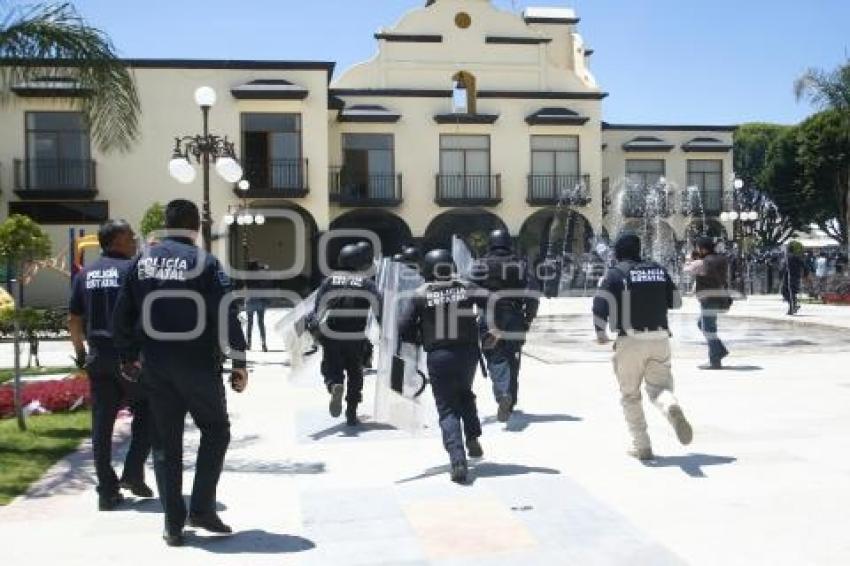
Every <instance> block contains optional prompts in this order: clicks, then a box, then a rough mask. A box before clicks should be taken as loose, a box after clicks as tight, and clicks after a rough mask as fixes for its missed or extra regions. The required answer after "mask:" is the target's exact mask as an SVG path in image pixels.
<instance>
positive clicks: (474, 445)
mask: <svg viewBox="0 0 850 566" xmlns="http://www.w3.org/2000/svg"><path fill="white" fill-rule="evenodd" d="M466 452H467V454H469V457H470V458H483V457H484V449H483V448H481V443H480V442H478V439H477V438H468V439H467V440H466Z"/></svg>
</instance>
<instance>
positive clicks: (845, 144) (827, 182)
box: [797, 109, 850, 244]
mask: <svg viewBox="0 0 850 566" xmlns="http://www.w3.org/2000/svg"><path fill="white" fill-rule="evenodd" d="M798 141H799V147H798V151H797V163H798V166H799V169H800V175H801V189H802V196H803V199H804V200H806V201H808V202H810V203H812V204H813V205H814V209H815V210H816V211H817V216H816V217H815V221H816V222H817V223H818V225H819V226H820V228H821V229H822V230H823V231H824V232H826V233H827V234H829V236H830V237H832V238H834V239H836V240H838V241H839V242H842V243H844V244H847V243H848V237H847V226H848V221H850V220H848V213H850V207H849V206H848V198H850V112H848V111H845V110H839V109H835V110H826V111H824V112H820V113H818V114H815V115H813V116H811V117H809V118H808V119H807V120H806V121H804V122H803V123H802V124H800V127H799V134H798Z"/></svg>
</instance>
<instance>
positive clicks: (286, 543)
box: [186, 529, 316, 554]
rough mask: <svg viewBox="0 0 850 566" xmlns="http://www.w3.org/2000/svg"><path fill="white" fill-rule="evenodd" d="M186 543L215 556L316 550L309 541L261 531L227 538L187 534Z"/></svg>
mask: <svg viewBox="0 0 850 566" xmlns="http://www.w3.org/2000/svg"><path fill="white" fill-rule="evenodd" d="M186 542H187V544H188V545H189V546H193V547H196V548H200V549H202V550H206V551H207V552H212V553H215V554H291V553H295V552H304V551H306V550H311V549H313V548H316V544H315V543H314V542H313V541H311V540H310V539H306V538H304V537H300V536H298V535H284V534H279V533H270V532H268V531H264V530H262V529H254V530H250V531H242V532H239V533H235V534H234V535H232V536H227V537H199V536H195V535H194V534H193V533H192V532H189V533H188V536H187V537H186Z"/></svg>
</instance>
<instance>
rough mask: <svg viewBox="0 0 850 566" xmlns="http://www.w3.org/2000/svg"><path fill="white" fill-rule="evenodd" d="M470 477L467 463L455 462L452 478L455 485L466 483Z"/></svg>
mask: <svg viewBox="0 0 850 566" xmlns="http://www.w3.org/2000/svg"><path fill="white" fill-rule="evenodd" d="M468 475H469V468H468V467H467V465H466V462H463V461H461V462H455V463H453V464H452V471H451V478H452V481H453V482H455V483H460V484H463V483H466V479H467V476H468Z"/></svg>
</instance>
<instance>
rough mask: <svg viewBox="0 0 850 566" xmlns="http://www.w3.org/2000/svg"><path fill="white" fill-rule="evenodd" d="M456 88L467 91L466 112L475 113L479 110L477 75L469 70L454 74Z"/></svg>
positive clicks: (453, 81) (453, 79)
mask: <svg viewBox="0 0 850 566" xmlns="http://www.w3.org/2000/svg"><path fill="white" fill-rule="evenodd" d="M452 83H453V85H454V87H455V89H462V90H464V91H466V113H467V114H475V113H476V111H477V110H478V89H477V81H476V79H475V75H473V74H472V73H470V72H469V71H458V72H457V73H455V74H454V75H453V76H452Z"/></svg>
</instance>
